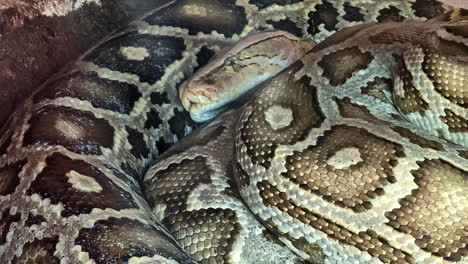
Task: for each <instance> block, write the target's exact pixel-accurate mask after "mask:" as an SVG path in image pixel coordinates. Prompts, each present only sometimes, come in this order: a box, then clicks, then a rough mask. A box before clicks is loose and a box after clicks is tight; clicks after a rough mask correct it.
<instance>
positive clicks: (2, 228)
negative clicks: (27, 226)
mask: <svg viewBox="0 0 468 264" xmlns="http://www.w3.org/2000/svg"><path fill="white" fill-rule="evenodd" d="M0 216H1V218H0V245H3V244H5V242H6V237H7V234H8V231H9V230H10V225H11V224H12V223H17V222H19V221H20V219H21V214H19V213H16V214H14V215H11V214H10V208H6V209H4V210H3V212H1V213H0Z"/></svg>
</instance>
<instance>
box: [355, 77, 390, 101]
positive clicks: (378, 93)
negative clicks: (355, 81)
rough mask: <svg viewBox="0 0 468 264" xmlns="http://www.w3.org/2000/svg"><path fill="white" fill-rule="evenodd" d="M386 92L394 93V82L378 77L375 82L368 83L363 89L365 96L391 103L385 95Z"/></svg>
mask: <svg viewBox="0 0 468 264" xmlns="http://www.w3.org/2000/svg"><path fill="white" fill-rule="evenodd" d="M384 91H389V92H392V91H393V80H392V79H390V78H383V77H376V78H375V79H374V80H373V81H371V82H369V83H367V85H366V86H364V87H362V88H361V92H362V93H363V94H367V95H369V96H372V97H374V98H377V99H379V100H380V101H382V102H385V103H391V102H390V100H389V98H388V97H387V96H386V95H385V94H384Z"/></svg>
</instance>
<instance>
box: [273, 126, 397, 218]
mask: <svg viewBox="0 0 468 264" xmlns="http://www.w3.org/2000/svg"><path fill="white" fill-rule="evenodd" d="M349 149H354V150H357V151H358V152H359V155H360V160H357V161H356V162H354V163H353V164H349V165H348V166H346V167H341V168H340V167H336V166H335V165H334V164H333V163H332V164H330V163H329V159H330V158H332V157H334V156H335V155H336V154H337V153H338V152H339V151H345V150H349ZM401 157H405V154H404V152H403V147H402V146H401V145H399V144H397V143H394V142H390V141H387V140H386V139H383V138H380V137H377V136H375V135H373V134H371V133H369V132H367V131H366V130H365V129H362V128H356V127H351V126H347V125H337V126H334V127H332V129H331V130H329V131H326V132H325V134H324V135H323V136H321V137H319V138H318V139H317V144H316V145H314V146H309V147H308V148H307V149H305V150H302V151H299V152H298V151H294V152H293V154H292V155H290V156H288V157H286V164H285V167H286V168H287V169H288V171H287V172H285V173H282V176H284V177H286V178H287V179H289V180H290V181H292V182H294V183H296V184H299V187H300V188H302V189H304V190H306V191H307V192H312V193H314V194H316V195H318V196H320V197H323V199H325V200H327V201H329V202H331V203H333V204H336V205H338V206H340V207H343V208H350V209H352V210H353V211H355V212H363V211H366V210H369V209H371V208H372V207H373V205H372V202H371V201H372V200H373V199H374V198H376V197H378V196H381V195H383V194H384V191H383V188H384V186H386V185H388V184H392V183H395V182H396V178H395V176H394V173H393V169H394V168H395V167H396V166H397V165H398V164H399V158H401ZM375 164H379V165H378V166H375ZM370 167H372V168H374V169H369V168H370ZM324 175H327V176H326V177H324Z"/></svg>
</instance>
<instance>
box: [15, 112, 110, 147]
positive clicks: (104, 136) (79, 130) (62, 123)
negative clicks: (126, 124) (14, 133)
mask: <svg viewBox="0 0 468 264" xmlns="http://www.w3.org/2000/svg"><path fill="white" fill-rule="evenodd" d="M29 125H30V128H29V130H28V131H27V132H26V133H25V137H24V144H25V146H28V145H46V146H56V145H62V146H64V147H65V148H66V149H68V150H70V151H73V152H75V153H78V154H88V155H100V154H102V152H101V147H104V148H112V145H113V141H114V139H113V137H114V128H113V127H111V126H110V125H109V123H108V122H107V121H106V120H105V119H101V118H96V117H95V116H94V115H93V114H92V113H90V112H84V111H80V110H76V109H72V108H69V107H63V106H45V107H43V108H41V109H39V110H37V111H36V112H35V113H34V114H33V116H32V117H31V119H30V121H29Z"/></svg>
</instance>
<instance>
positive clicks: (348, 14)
mask: <svg viewBox="0 0 468 264" xmlns="http://www.w3.org/2000/svg"><path fill="white" fill-rule="evenodd" d="M343 9H344V11H345V15H344V16H343V18H344V19H346V20H347V21H350V22H353V21H355V22H358V21H364V15H363V14H362V13H361V9H360V8H359V7H355V6H352V5H351V3H350V2H345V3H344V5H343Z"/></svg>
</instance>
